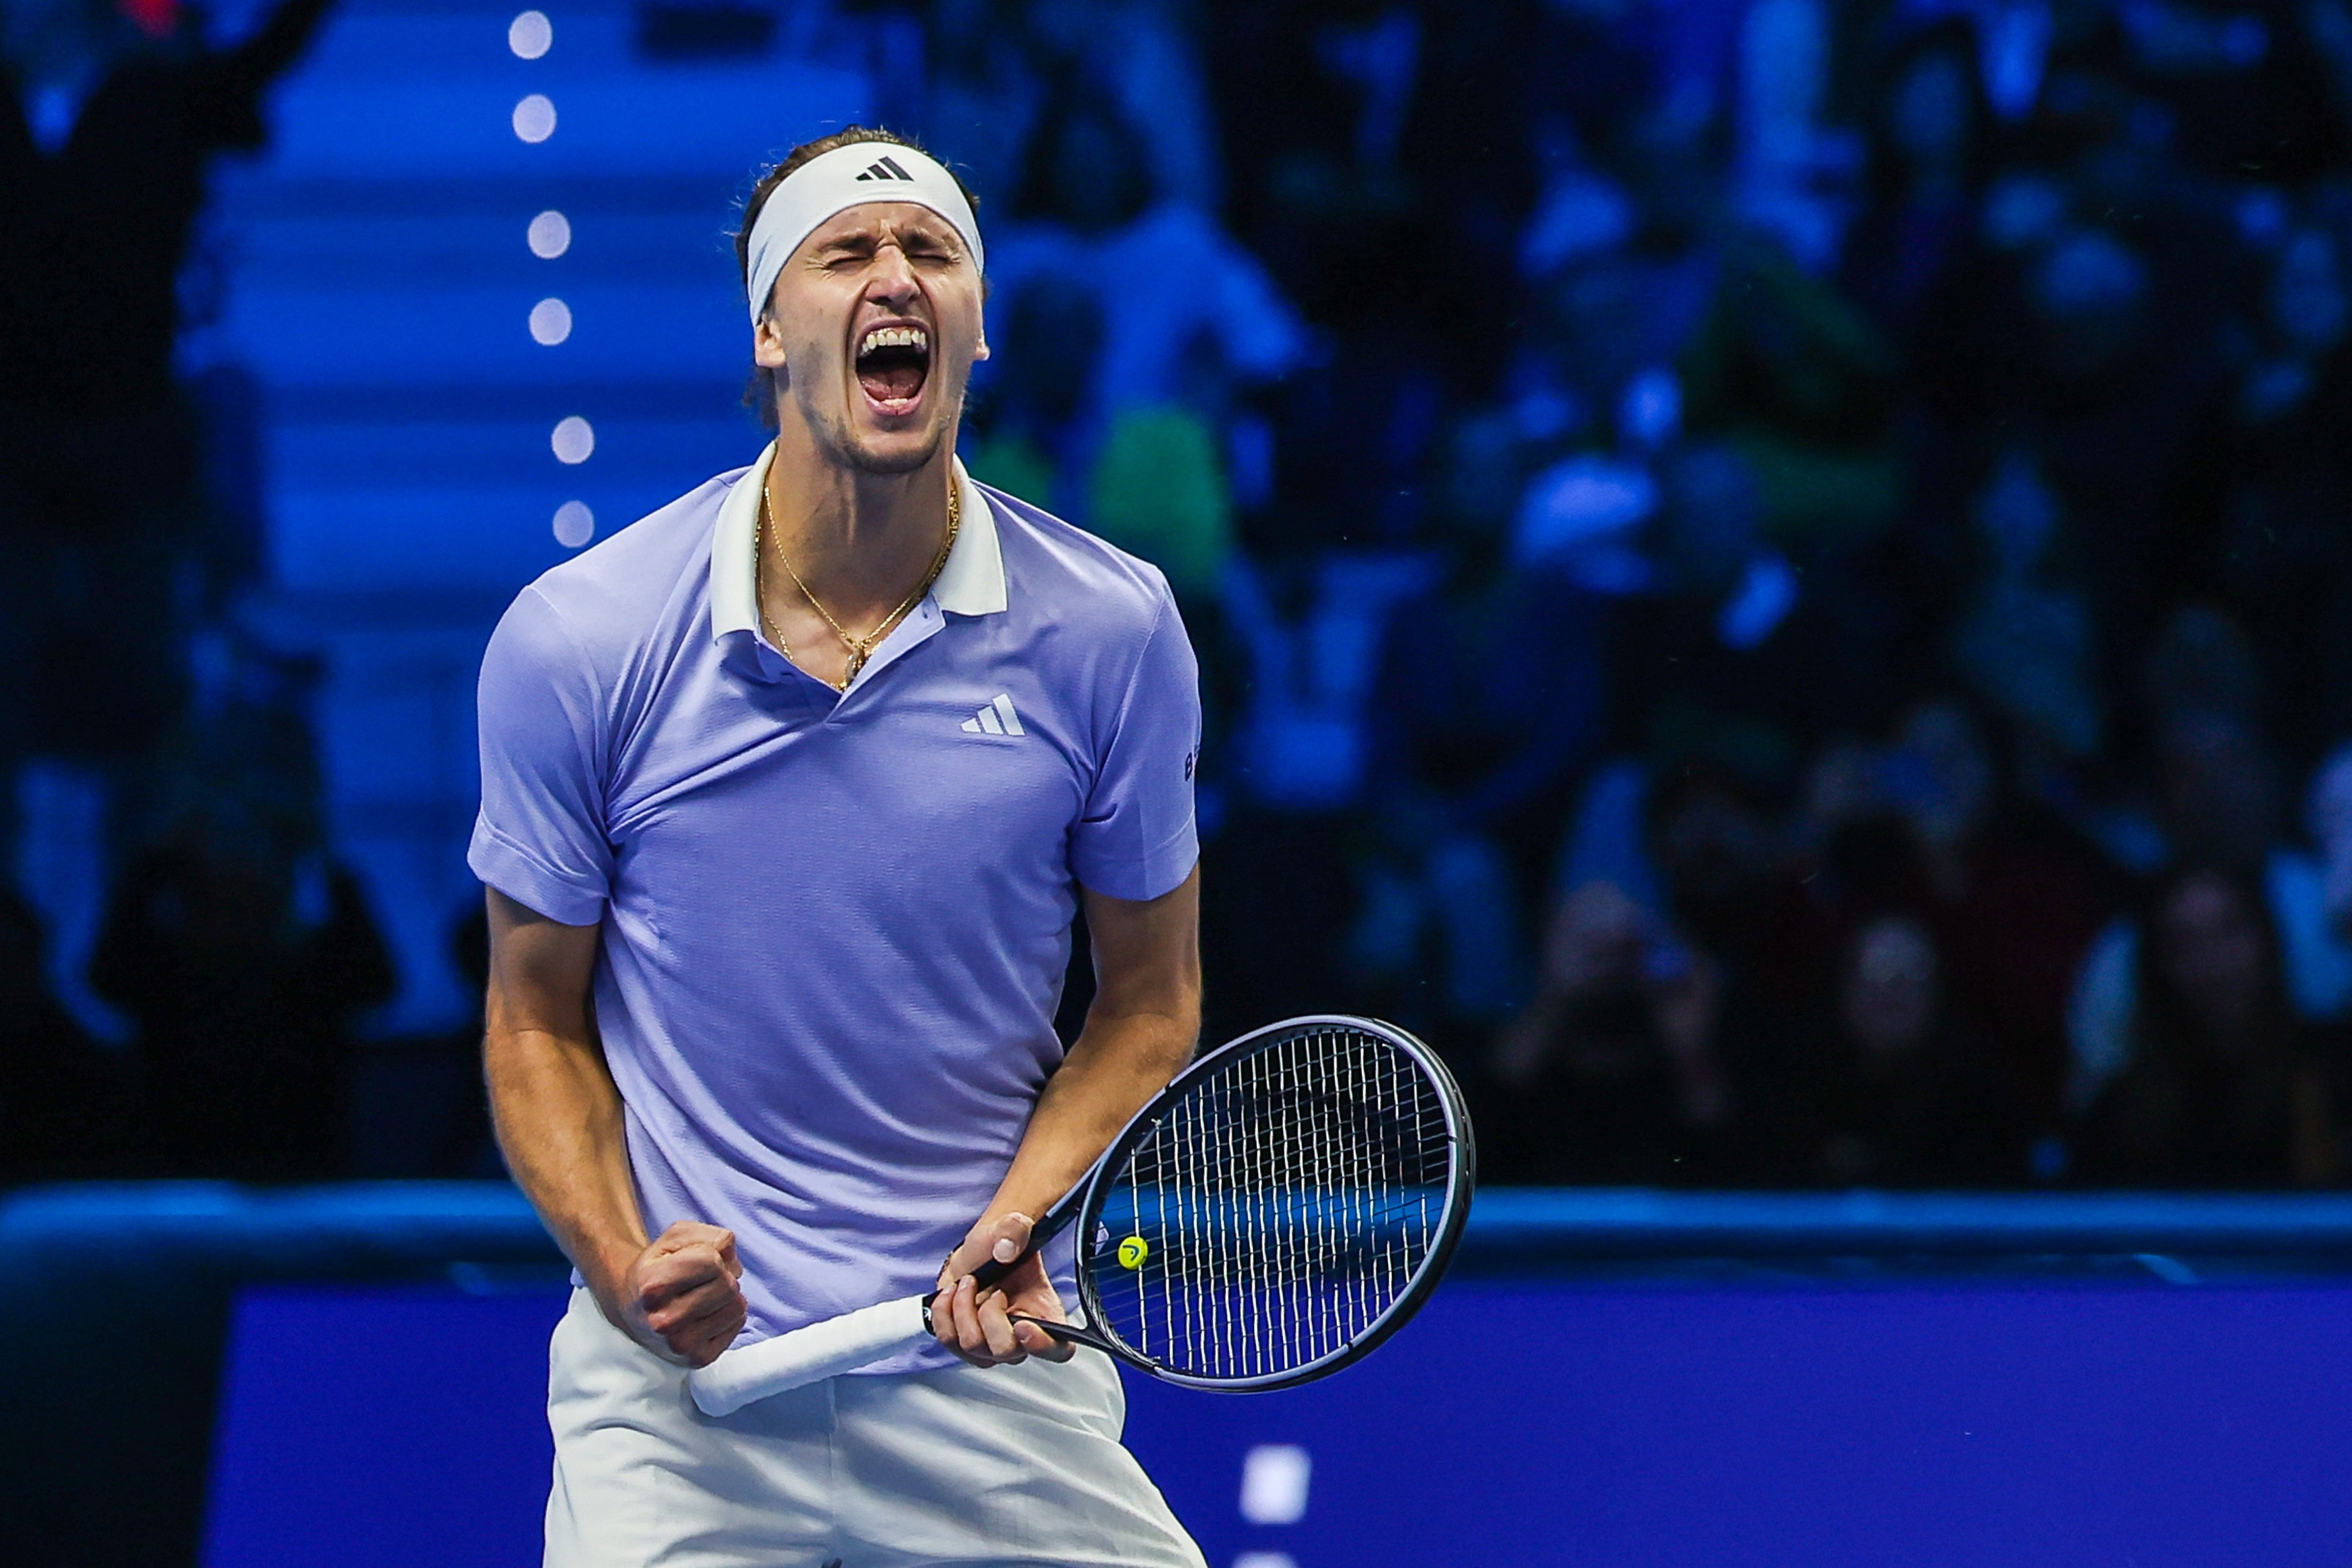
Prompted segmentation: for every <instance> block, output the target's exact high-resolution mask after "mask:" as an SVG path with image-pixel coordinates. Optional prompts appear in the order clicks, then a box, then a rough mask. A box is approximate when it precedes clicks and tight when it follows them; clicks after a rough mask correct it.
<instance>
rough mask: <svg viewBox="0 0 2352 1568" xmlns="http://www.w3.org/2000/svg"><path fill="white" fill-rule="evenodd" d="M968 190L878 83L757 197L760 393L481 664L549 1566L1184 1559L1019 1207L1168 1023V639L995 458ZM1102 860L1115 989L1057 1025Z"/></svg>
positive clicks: (506, 1112) (1178, 965)
mask: <svg viewBox="0 0 2352 1568" xmlns="http://www.w3.org/2000/svg"><path fill="white" fill-rule="evenodd" d="M972 206H973V204H972V202H971V197H970V195H969V193H967V192H965V191H964V190H963V189H962V188H961V184H960V183H959V182H958V181H957V180H956V178H955V177H954V176H953V175H952V174H950V172H948V171H947V170H946V169H944V168H942V167H941V166H940V164H939V163H937V162H933V161H932V160H931V159H930V158H929V157H928V156H926V155H925V154H924V153H923V152H921V151H919V149H917V148H916V147H914V146H912V145H911V144H909V143H908V142H906V141H902V140H900V139H898V138H896V137H893V136H889V135H887V134H886V133H884V132H879V131H866V130H862V129H853V130H850V131H844V132H842V133H840V134H838V135H835V136H829V137H826V138H824V140H822V141H814V142H811V143H809V144H808V145H806V146H803V147H802V148H800V149H798V150H796V151H795V152H793V155H792V156H791V157H790V158H788V159H786V160H785V161H784V162H783V163H782V164H781V165H779V166H778V168H777V169H776V170H775V171H774V172H772V173H771V174H770V175H769V176H768V177H767V178H766V179H765V180H763V181H762V182H761V184H760V186H759V188H758V190H757V191H756V193H754V195H753V198H752V200H751V204H750V206H749V210H748V211H747V212H746V214H745V216H744V224H745V228H744V233H743V234H742V235H741V236H740V239H739V242H738V249H739V252H740V257H741V260H742V263H743V270H744V278H745V285H746V289H747V293H748V296H749V303H750V315H751V344H752V354H753V359H754V361H755V362H756V363H757V365H758V366H759V367H760V371H761V373H762V375H763V377H764V382H765V385H764V388H763V392H762V396H763V399H764V401H765V402H767V403H768V404H769V406H770V408H771V409H772V413H773V417H774V421H775V425H776V438H775V441H774V443H773V444H772V445H771V446H769V448H768V449H767V450H766V451H765V452H764V453H762V454H761V456H760V458H759V460H758V461H757V462H755V463H753V464H752V465H751V466H750V467H748V468H744V469H739V470H737V471H736V472H734V473H730V474H726V475H722V476H719V477H718V478H715V479H712V480H710V481H709V483H707V484H705V485H703V486H700V487H699V488H698V489H696V490H694V491H692V492H691V493H689V494H688V495H687V496H685V497H681V498H680V499H678V500H677V501H675V502H673V503H671V504H670V505H669V506H667V507H663V508H662V509H661V510H659V511H657V512H656V513H654V514H653V515H652V516H650V517H646V518H644V519H643V520H641V521H639V522H637V523H636V524H635V525H633V526H632V527H630V528H626V529H625V530H623V531H622V532H620V533H618V534H616V535H615V536H614V538H611V539H609V540H606V541H605V542H604V543H602V544H600V545H598V546H597V547H596V548H594V549H591V550H588V551H586V552H584V553H583V554H581V555H580V556H578V557H576V558H574V559H572V560H569V561H567V562H565V563H564V564H563V565H562V566H559V567H557V568H555V569H554V570H551V571H550V572H548V573H547V574H546V575H545V576H543V577H541V579H540V580H538V581H536V582H534V583H532V584H531V585H530V587H529V588H526V589H525V590H524V591H522V593H521V595H520V597H519V598H517V600H516V601H515V602H514V605H513V607H512V608H511V609H509V611H508V612H507V613H506V616H505V618H504V619H503V620H502V621H501V622H499V629H498V632H497V633H496V635H495V636H493V637H492V639H491V642H490V646H489V650H488V654H487V655H486V656H485V658H484V661H483V665H482V680H481V737H482V810H481V817H480V820H479V822H478V825H477V827H476V829H475V832H474V839H473V845H472V850H471V853H470V860H471V862H472V865H473V867H474V870H475V871H476V873H478V875H479V876H480V877H481V879H482V880H483V881H484V882H485V883H488V887H489V894H488V897H489V904H490V931H491V972H490V988H489V1001H488V1036H487V1040H486V1043H485V1053H486V1056H487V1062H488V1078H489V1085H490V1098H491V1103H492V1107H493V1109H494V1111H495V1113H496V1116H497V1123H498V1130H499V1144H500V1146H501V1147H502V1148H503V1149H504V1150H505V1152H506V1157H507V1161H508V1164H509V1167H510V1168H511V1169H512V1170H513V1172H514V1174H515V1177H516V1179H517V1180H518V1181H520V1183H521V1184H522V1186H523V1189H524V1190H525V1191H526V1192H527V1193H528V1194H529V1195H530V1199H531V1201H532V1202H533V1203H534V1204H535V1205H536V1206H537V1207H538V1209H539V1212H540V1214H541V1216H542V1217H543V1218H545V1220H546V1222H547V1225H548V1228H550V1229H551V1231H552V1232H553V1233H554V1235H555V1237H556V1239H558V1240H559V1241H560V1242H561V1243H562V1246H563V1248H564V1249H565V1251H566V1252H567V1253H568V1254H569V1255H570V1256H571V1259H572V1263H573V1265H574V1267H575V1282H576V1288H575V1290H574V1291H573V1292H572V1304H571V1309H570V1311H569V1312H568V1313H567V1314H566V1315H565V1317H564V1319H563V1321H562V1323H561V1324H560V1325H559V1326H558V1327H557V1329H556V1331H555V1336H554V1343H553V1345H552V1347H551V1354H550V1364H551V1369H550V1381H549V1396H548V1415H549V1421H550V1424H551V1427H553V1429H554V1434H555V1478H554V1489H553V1493H552V1495H551V1498H550V1499H549V1501H548V1509H547V1556H546V1561H547V1562H548V1563H550V1564H554V1565H561V1568H574V1565H588V1564H596V1565H604V1564H610V1565H613V1568H621V1565H624V1564H625V1565H628V1568H644V1565H646V1564H649V1563H680V1564H683V1563H692V1564H695V1565H697V1568H705V1565H709V1568H733V1565H737V1564H740V1565H741V1568H754V1565H756V1568H787V1565H799V1564H809V1565H812V1568H814V1565H818V1564H840V1565H843V1568H892V1565H900V1564H916V1563H958V1564H975V1565H977V1564H997V1563H1003V1564H1013V1563H1068V1564H1080V1563H1083V1564H1087V1565H1089V1568H1102V1565H1106V1564H1108V1565H1118V1564H1150V1565H1152V1568H1159V1565H1162V1564H1168V1565H1174V1564H1187V1565H1192V1568H1200V1565H1201V1563H1202V1558H1201V1553H1200V1552H1199V1550H1198V1548H1196V1547H1195V1546H1194V1545H1193V1544H1192V1542H1191V1540H1190V1539H1189V1538H1188V1537H1187V1536H1186V1535H1185V1533H1184V1531H1183V1530H1182V1529H1181V1527H1180V1526H1179V1525H1178V1524H1177V1523H1176V1521H1175V1520H1174V1519H1173V1518H1172V1517H1171V1514H1170V1512H1169V1511H1168V1508H1167V1505H1166V1504H1165V1503H1164V1502H1163V1501H1162V1500H1161V1499H1160V1494H1159V1492H1158V1490H1156V1489H1155V1488H1153V1486H1152V1485H1151V1483H1150V1480H1149V1479H1146V1477H1145V1476H1144V1474H1143V1472H1142V1470H1141V1469H1140V1468H1139V1466H1138V1465H1137V1464H1136V1462H1135V1460H1134V1458H1132V1457H1131V1456H1130V1455H1129V1453H1128V1452H1127V1450H1126V1449H1125V1448H1123V1447H1122V1446H1121V1445H1120V1442H1119V1434H1120V1427H1121V1424H1122V1421H1123V1419H1124V1414H1125V1409H1124V1404H1123V1401H1122V1396H1121V1393H1120V1388H1119V1385H1118V1378H1117V1376H1116V1375H1115V1373H1114V1371H1113V1369H1112V1365H1111V1363H1110V1362H1109V1360H1108V1358H1107V1357H1104V1356H1101V1355H1097V1354H1084V1355H1078V1356H1076V1357H1073V1356H1072V1355H1071V1354H1069V1352H1068V1350H1067V1349H1066V1347H1062V1346H1057V1345H1056V1344H1055V1343H1054V1342H1053V1341H1052V1340H1051V1339H1050V1337H1049V1336H1047V1335H1046V1334H1045V1332H1044V1331H1043V1330H1041V1329H1039V1328H1037V1327H1036V1326H1035V1325H1034V1324H1031V1323H1016V1322H1014V1321H1013V1318H1014V1316H1015V1315H1016V1314H1024V1315H1029V1316H1034V1317H1039V1318H1045V1319H1048V1320H1051V1319H1055V1318H1059V1317H1060V1316H1061V1315H1062V1312H1063V1306H1062V1301H1063V1300H1064V1296H1065V1292H1066V1291H1068V1290H1069V1289H1070V1284H1069V1279H1068V1270H1069V1267H1070V1263H1069V1256H1068V1248H1067V1246H1066V1244H1064V1245H1059V1246H1057V1247H1055V1248H1053V1249H1048V1252H1047V1255H1046V1261H1045V1262H1044V1263H1040V1262H1037V1261H1034V1260H1033V1261H1032V1262H1030V1263H1028V1264H1026V1265H1024V1267H1023V1268H1022V1269H1021V1270H1018V1271H1016V1272H1015V1273H1014V1274H1013V1276H1012V1277H1011V1278H1010V1279H1008V1280H1007V1281H1005V1283H1004V1286H1003V1289H1002V1290H1001V1291H989V1292H985V1293H983V1292H981V1291H977V1290H976V1289H975V1288H974V1285H973V1282H972V1281H971V1277H970V1276H971V1270H974V1269H976V1268H977V1267H978V1266H979V1264H980V1263H981V1261H982V1260H984V1259H986V1258H988V1257H990V1256H992V1255H995V1256H998V1257H1001V1258H1007V1259H1010V1258H1013V1257H1016V1256H1018V1255H1019V1253H1020V1252H1021V1250H1022V1249H1023V1246H1024V1241H1025V1238H1026V1236H1027V1233H1028V1229H1029V1224H1030V1219H1029V1217H1031V1216H1034V1215H1038V1214H1041V1213H1043V1212H1044V1210H1045V1208H1046V1207H1049V1206H1050V1205H1051V1204H1052V1202H1053V1200H1054V1199H1055V1198H1056V1197H1060V1196H1061V1194H1062V1193H1063V1191H1064V1190H1065V1189H1066V1187H1068V1186H1071V1185H1073V1184H1074V1183H1075V1182H1076V1180H1077V1179H1078V1177H1079V1176H1081V1175H1082V1174H1083V1173H1084V1172H1085V1171H1086V1170H1087V1167H1088V1166H1090V1165H1091V1164H1092V1163H1093V1161H1094V1160H1095V1159H1096V1158H1097V1156H1098V1155H1100V1154H1101V1152H1102V1150H1103V1149H1104V1148H1105V1147H1106V1146H1107V1145H1108V1144H1109V1142H1110V1140H1111V1138H1112V1136H1113V1135H1114V1134H1116V1132H1117V1131H1118V1128H1119V1126H1120V1125H1121V1124H1123V1123H1124V1122H1125V1121H1126V1119H1127V1118H1128V1116H1129V1114H1131V1113H1133V1112H1134V1111H1135V1110H1136V1109H1137V1108H1138V1107H1139V1106H1140V1105H1141V1104H1142V1103H1144V1102H1145V1101H1146V1100H1148V1099H1149V1098H1150V1096H1151V1095H1152V1094H1153V1093H1154V1092H1157V1091H1158V1090H1159V1089H1160V1088H1161V1087H1162V1086H1163V1085H1164V1084H1165V1083H1166V1082H1168V1080H1169V1079H1170V1078H1171V1077H1172V1076H1173V1075H1174V1073H1175V1071H1176V1070H1177V1069H1178V1068H1179V1067H1180V1066H1181V1065H1182V1063H1183V1062H1184V1061H1186V1060H1187V1059H1188V1057H1189V1055H1190V1053H1191V1052H1192V1048H1193V1045H1194V1042H1195V1035H1196V1032H1197V1030H1198V1023H1199V1015H1200V986H1201V981H1200V963H1199V956H1198V943H1197V936H1196V928H1197V918H1198V907H1199V900H1198V894H1197V889H1196V879H1197V872H1196V869H1195V865H1194V862H1195V859H1196V853H1197V852H1196V845H1195V841H1194V835H1193V825H1192V764H1193V758H1194V749H1195V747H1196V746H1197V743H1198V737H1199V733H1200V718H1199V698H1198V691H1197V677H1196V672H1195V668H1194V665H1193V660H1192V650H1191V647H1190V645H1189V644H1188V643H1187V642H1186V640H1185V635H1184V629H1183V627H1182V625H1181V623H1180V622H1179V621H1178V619H1177V614H1176V611H1175V607H1174V605H1173V602H1172V601H1171V599H1170V597H1169V592H1168V587H1167V584H1166V583H1165V581H1164V580H1162V579H1161V577H1160V573H1159V572H1157V571H1156V570H1153V569H1152V568H1150V567H1149V566H1147V565H1145V564H1143V563H1142V562H1140V561H1138V560H1135V559H1131V558H1129V557H1128V556H1125V555H1122V554H1121V553H1119V552H1118V550H1116V549H1111V548H1110V547H1109V546H1108V545H1106V544H1104V543H1102V542H1101V541H1100V540H1098V539H1096V538H1090V537H1089V536H1087V535H1086V534H1084V533H1081V532H1079V531H1078V530H1077V529H1076V528H1071V527H1069V526H1068V525H1067V524H1065V523H1062V522H1060V521H1058V520H1056V519H1055V518H1054V517H1048V516H1046V515H1045V513H1043V512H1041V511H1039V510H1037V509H1036V508H1035V507H1030V506H1026V505H1024V504H1023V503H1022V502H1019V501H1016V500H1014V499H1013V498H1012V497H1007V496H1004V495H1002V494H1000V493H998V492H996V491H993V490H990V489H987V488H985V487H983V486H979V485H977V484H975V483H973V482H972V480H971V478H969V477H968V476H966V475H965V474H964V473H963V471H962V469H961V465H958V463H957V462H956V459H955V445H956V430H957V423H958V420H959V417H960V415H961V408H962V403H963V398H964V389H965V385H966V382H967V380H968V378H969V376H970V374H971V367H972V364H973V361H976V360H978V359H980V358H982V357H983V356H984V355H985V354H986V353H987V351H988V350H987V345H986V342H985V340H984V335H983V332H982V310H981V301H982V281H981V280H982V257H983V253H982V245H981V235H980V230H979V226H978V225H977V223H976V222H975V221H974V218H973V211H972ZM1081 906H1083V907H1084V909H1085V912H1086V915H1087V925H1088V928H1089V930H1090V932H1091V933H1092V937H1093V945H1094V956H1095V967H1096V974H1097V985H1098V989H1097V998H1096V1000H1095V1002H1094V1005H1093V1007H1092V1009H1090V1010H1089V1012H1088V1013H1087V1019H1086V1025H1085V1029H1084V1030H1083V1032H1082V1033H1081V1034H1080V1035H1079V1037H1078V1040H1077V1041H1076V1044H1075V1045H1074V1046H1072V1047H1071V1048H1070V1050H1069V1051H1068V1053H1067V1054H1066V1055H1065V1054H1064V1052H1063V1051H1062V1048H1061V1046H1060V1044H1059V1043H1058V1042H1057V1040H1056V1039H1055V1033H1054V1028H1053V1019H1054V1013H1055V1005H1056V1002H1057V1000H1058V998H1059V992H1060V989H1061V981H1062V975H1063V972H1064V967H1065V965H1066V962H1067V957H1068V953H1069V942H1070V927H1071V920H1072V917H1073V915H1075V914H1076V911H1077V910H1078V909H1079V908H1080V907H1081ZM934 1283H937V1284H939V1285H940V1286H942V1287H944V1288H945V1289H946V1291H947V1294H946V1295H945V1296H944V1297H943V1298H942V1301H941V1306H942V1308H943V1310H941V1311H940V1312H937V1314H936V1318H937V1333H938V1340H939V1343H937V1344H935V1345H934V1344H926V1345H924V1346H923V1347H921V1348H920V1349H919V1350H918V1351H915V1352H911V1353H908V1354H903V1355H899V1356H898V1357H895V1358H893V1359H890V1360H887V1361H884V1362H882V1363H880V1364H877V1365H874V1366H871V1367H868V1368H866V1369H865V1371H864V1372H862V1373H859V1374H855V1375H845V1376H841V1377H836V1378H834V1379H832V1380H830V1381H829V1382H824V1383H820V1384H817V1385H813V1386H811V1387H808V1388H804V1389H802V1390H799V1391H796V1392H794V1393H792V1394H787V1395H782V1396H777V1397H775V1398H772V1399H768V1400H763V1401H761V1402H758V1403H756V1404H753V1405H751V1406H747V1407H746V1408H745V1409H743V1410H742V1411H740V1412H739V1413H738V1414H736V1415H734V1416H730V1417H727V1418H725V1419H720V1420H714V1419H711V1418H709V1417H706V1416H702V1415H701V1414H700V1413H699V1412H698V1410H697V1409H696V1408H695V1406H694V1403H693V1400H692V1399H691V1398H690V1397H689V1396H688V1391H687V1388H686V1382H685V1379H686V1372H687V1369H688V1367H692V1366H697V1365H701V1364H707V1363H709V1361H711V1360H712V1359H714V1358H715V1357H716V1356H717V1355H718V1354H719V1352H721V1351H722V1350H724V1349H726V1348H727V1346H728V1345H729V1344H730V1343H733V1342H734V1341H736V1340H737V1339H738V1338H739V1337H742V1338H745V1339H760V1338H764V1337H767V1336H770V1335H773V1334H776V1333H783V1332H785V1331H788V1330H791V1329H794V1328H798V1327H801V1326H803V1325H804V1324H807V1323H810V1322H816V1321H818V1320H821V1319H824V1318H826V1317H830V1316H833V1315H834V1314H836V1313H839V1312H846V1311H849V1310H852V1309H854V1308H857V1307H863V1306H867V1305H870V1304H872V1303H874V1302H877V1301H887V1300H889V1299H891V1298H894V1297H898V1296H904V1295H907V1294H909V1293H914V1292H919V1291H923V1290H926V1289H929V1288H930V1287H931V1286H932V1285H933V1284H934Z"/></svg>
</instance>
